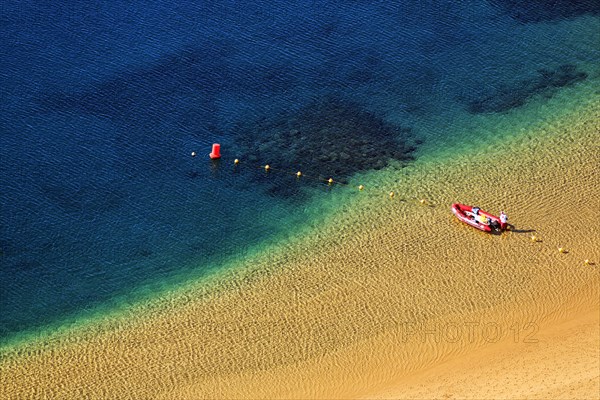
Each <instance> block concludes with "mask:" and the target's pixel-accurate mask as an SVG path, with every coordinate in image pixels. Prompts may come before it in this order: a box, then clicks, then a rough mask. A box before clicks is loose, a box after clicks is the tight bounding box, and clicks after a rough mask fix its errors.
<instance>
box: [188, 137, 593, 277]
mask: <svg viewBox="0 0 600 400" xmlns="http://www.w3.org/2000/svg"><path fill="white" fill-rule="evenodd" d="M197 154H198V153H196V152H195V151H192V152H191V156H192V157H196V155H197ZM208 156H209V158H210V159H211V160H212V161H216V160H220V159H221V145H220V144H218V143H215V144H213V146H212V151H211V153H210V154H209V155H208ZM240 163H241V162H240V160H239V159H238V158H236V159H234V160H233V165H234V168H238V167H239V166H240ZM256 168H257V169H262V170H263V171H265V173H266V174H271V173H274V172H276V173H279V172H281V173H285V174H286V175H290V176H295V177H296V180H299V179H309V180H312V181H316V182H320V183H324V184H327V185H328V186H333V185H338V186H344V187H350V186H351V185H350V184H349V183H345V182H341V181H336V180H334V179H333V178H332V177H330V178H327V179H325V178H321V177H314V176H311V175H305V174H304V173H303V172H302V171H296V172H288V171H283V170H279V169H277V168H275V169H273V167H271V165H270V164H265V165H260V166H257V167H256ZM357 189H358V191H360V192H362V191H364V190H365V186H364V185H362V184H361V185H358V186H357ZM381 190H382V191H383V189H381ZM388 197H389V198H390V199H394V198H395V197H396V192H395V191H390V192H388ZM401 200H402V201H406V200H414V201H417V202H418V203H419V204H420V205H423V206H424V205H426V206H429V207H435V206H434V205H433V204H431V203H429V201H428V200H426V199H424V198H420V199H417V198H405V199H401ZM512 227H513V226H512V225H508V228H507V229H506V230H505V232H506V233H508V234H509V236H515V237H521V236H520V235H518V233H520V232H515V231H514V230H513V229H512ZM534 232H536V231H534ZM525 240H527V239H525ZM528 240H529V241H530V242H532V243H543V242H544V241H543V240H542V239H541V237H540V236H538V235H536V234H535V233H533V234H532V235H530V236H529V238H528ZM557 250H558V253H560V254H565V255H567V254H569V250H568V249H567V248H566V247H564V246H562V245H558V246H557ZM582 263H583V265H586V266H595V265H596V263H595V262H593V261H591V260H590V259H588V258H586V259H585V260H583V261H582Z"/></svg>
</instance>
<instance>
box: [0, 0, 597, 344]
mask: <svg viewBox="0 0 600 400" xmlns="http://www.w3.org/2000/svg"><path fill="white" fill-rule="evenodd" d="M387 3H389V4H387ZM457 3H460V4H457ZM595 4H596V3H594V2H592V1H590V2H579V6H577V7H573V6H572V4H571V3H570V2H560V1H559V2H556V1H551V2H550V1H549V2H539V4H537V6H536V7H533V8H532V7H528V8H520V7H521V6H520V5H519V3H517V2H511V1H505V2H503V1H501V0H494V1H490V2H485V1H475V0H473V1H465V2H455V1H450V0H439V1H412V0H411V1H407V0H404V1H399V2H379V1H367V0H365V1H323V2H305V1H298V2H294V1H272V0H271V1H264V2H253V1H249V2H234V1H201V2H184V1H169V2H159V1H127V2H126V1H111V2H85V3H79V2H69V1H64V0H59V1H36V2H34V1H9V2H4V3H3V6H2V13H1V14H2V15H1V16H0V18H1V22H0V33H1V38H2V39H0V40H1V44H2V51H1V53H0V66H1V67H0V71H1V75H0V76H1V89H0V90H1V92H2V101H1V105H0V107H1V115H0V135H1V136H0V143H1V149H0V157H1V164H0V168H1V169H0V188H1V189H0V203H1V204H0V205H1V209H0V213H1V214H0V217H1V220H0V251H1V253H0V282H1V287H0V291H1V292H0V311H1V312H0V338H2V339H3V340H5V339H7V338H10V337H11V336H13V335H15V334H17V333H19V332H21V331H25V330H28V329H35V328H38V327H42V326H44V325H47V324H49V323H52V322H53V321H56V320H59V319H61V318H63V317H65V316H69V315H73V314H75V313H77V312H79V311H81V310H86V309H90V308H92V307H94V306H95V305H97V304H106V303H107V302H110V301H111V299H113V298H115V297H116V296H120V297H122V296H125V297H126V296H127V294H128V293H130V292H132V291H133V290H134V289H135V288H137V287H140V286H141V285H152V284H153V283H156V284H157V283H159V282H161V281H162V280H165V279H168V278H169V277H172V276H174V275H177V274H182V273H185V272H186V271H189V272H190V274H194V276H198V275H200V274H201V273H202V271H205V270H208V269H209V268H211V267H212V266H215V265H218V264H219V262H221V261H223V260H224V259H225V258H226V257H228V256H232V255H233V256H239V255H240V254H241V253H243V252H244V251H245V249H248V248H249V246H252V245H256V244H260V243H262V242H264V241H265V240H266V239H273V238H277V236H278V235H283V234H285V233H286V232H287V231H289V230H292V229H295V228H296V227H297V226H298V224H301V221H303V220H304V218H303V214H302V209H303V208H302V207H298V204H299V203H298V201H297V198H296V197H298V198H303V201H306V194H305V193H304V192H303V191H302V190H301V189H300V188H292V189H291V190H286V191H284V192H283V193H278V192H277V191H276V190H273V187H272V186H270V184H269V183H267V182H266V181H267V180H268V179H267V178H265V177H264V176H263V175H262V174H261V173H260V172H259V171H257V170H250V169H246V170H244V169H243V168H246V167H243V168H240V170H238V171H237V173H234V171H233V169H232V168H231V167H230V164H229V163H230V162H231V160H232V159H233V158H234V157H237V156H238V153H235V154H234V153H233V150H232V149H234V148H235V149H238V150H236V151H241V150H239V149H240V147H239V143H238V142H239V138H240V137H243V138H244V139H243V140H245V141H246V142H248V141H250V142H251V141H252V138H253V137H254V136H253V135H260V134H261V133H260V131H261V128H260V126H262V125H260V123H264V124H265V125H264V126H267V127H269V129H270V131H269V132H271V131H272V130H274V129H276V127H278V126H283V127H282V131H285V132H288V131H286V129H288V128H290V127H288V126H287V125H286V121H291V120H294V121H295V119H294V118H296V117H297V116H298V115H301V116H306V115H308V117H306V118H304V119H303V118H300V117H298V118H297V120H298V121H299V122H298V121H296V122H295V123H294V124H295V125H294V124H291V125H292V126H291V128H293V129H291V128H290V129H289V130H290V131H291V130H293V131H295V132H296V133H298V131H299V130H300V131H301V130H302V126H303V125H302V124H308V122H306V121H310V124H309V125H308V126H311V127H312V128H314V127H315V126H316V127H317V129H316V130H318V131H319V132H320V133H319V134H320V135H321V134H322V135H324V137H323V141H333V142H335V143H337V142H338V141H340V142H341V141H344V139H348V140H360V137H361V133H360V132H356V131H355V130H353V129H352V127H348V126H346V125H344V123H343V121H328V120H327V118H322V116H321V115H319V114H318V113H315V112H314V104H317V105H318V104H320V103H319V101H321V100H322V99H325V98H329V99H334V104H338V102H339V104H344V105H345V107H347V108H348V112H350V113H352V112H353V111H352V110H356V112H357V113H356V115H366V114H361V113H362V112H368V113H370V115H372V116H373V118H372V119H369V121H370V122H369V124H371V125H377V126H380V125H381V124H384V123H385V124H389V125H390V127H391V128H393V129H387V128H386V129H381V130H380V131H379V130H378V131H377V132H382V133H378V134H381V135H384V134H385V135H393V133H389V132H395V131H394V129H396V128H398V130H397V132H409V134H408V136H407V139H406V140H409V141H410V146H413V147H415V148H416V147H418V144H419V143H420V142H421V141H422V140H425V138H427V137H431V134H432V132H434V133H437V134H440V135H442V134H444V130H445V129H446V127H443V126H437V125H433V124H431V125H428V122H427V121H428V120H429V119H428V118H429V117H430V116H432V115H433V114H437V113H440V112H445V113H448V115H449V118H450V119H449V120H448V123H449V124H451V123H452V115H457V118H458V116H459V115H461V116H464V115H467V116H468V115H469V114H472V115H475V114H478V113H502V112H506V111H509V110H511V109H514V108H518V107H521V106H522V105H523V104H525V103H527V101H529V100H530V99H531V98H532V97H534V96H536V95H539V94H542V95H545V96H548V97H550V96H552V93H553V91H555V90H558V89H560V88H562V87H567V86H572V85H576V84H580V83H581V82H584V81H586V80H588V79H590V78H591V77H595V76H597V73H598V72H597V70H591V69H590V67H589V65H590V64H593V63H594V62H597V61H598V60H599V55H598V47H597V45H596V44H595V43H597V40H598V39H600V37H598V34H597V33H596V34H594V32H595V31H596V27H598V17H597V14H598V7H597V6H596V5H595ZM590 32H592V34H590ZM572 43H577V46H572ZM552 46H555V47H552ZM310 104H313V108H312V109H311V108H310ZM453 113H455V114H453ZM340 115H342V114H340ZM311 118H312V120H311ZM319 118H320V119H319ZM321 119H322V120H323V122H322V124H323V129H322V130H321V129H318V128H320V126H319V125H318V124H319V121H320V120H321ZM377 119H380V121H379V120H377ZM315 120H317V121H316V122H315ZM417 122H418V124H417ZM315 124H316V125H315ZM332 124H333V125H334V126H335V130H336V136H335V138H333V137H329V136H327V133H326V132H328V130H330V125H332ZM417 125H418V127H419V128H416V127H415V126H417ZM298 126H299V127H300V128H299V130H298V129H296V128H297V127H298ZM381 126H383V125H381ZM257 127H258V128H257ZM274 127H275V128H274ZM312 128H311V129H312ZM331 129H333V128H331ZM346 131H347V132H346ZM324 132H325V133H324ZM301 134H302V132H300V133H298V135H301ZM307 134H311V133H310V132H308V133H307ZM299 137H301V136H299ZM263 139H264V138H263ZM284 139H285V140H288V139H287V137H285V138H284ZM382 139H386V140H387V139H389V138H382ZM277 140H279V139H277ZM293 140H296V142H299V141H301V139H289V140H288V142H287V143H288V144H289V142H290V141H293ZM213 142H221V143H222V144H223V153H224V160H223V161H222V163H221V165H220V166H214V165H212V164H211V163H210V162H209V161H208V160H207V159H206V157H205V155H206V154H207V153H208V152H209V151H210V145H211V143H213ZM306 143H313V144H312V145H311V144H306V145H305V146H304V148H300V149H297V148H295V150H293V151H292V150H289V149H287V147H289V146H287V145H286V144H283V145H282V144H280V143H279V144H278V143H276V141H275V142H272V143H271V142H268V141H267V142H266V144H264V145H263V148H260V149H258V148H256V149H254V150H253V151H254V156H255V157H256V158H257V159H256V160H255V161H253V162H254V164H255V165H259V164H261V163H264V162H268V160H261V159H260V158H261V155H262V156H266V155H270V154H273V152H275V153H277V152H280V151H281V150H282V149H284V150H286V151H289V152H288V153H286V157H287V158H288V159H289V162H290V165H293V164H295V163H297V162H300V161H301V160H300V159H299V158H300V157H310V154H311V152H313V151H314V148H311V147H310V146H314V143H315V140H312V141H306ZM352 143H354V142H352ZM356 143H358V142H356ZM278 146H279V147H278ZM300 147H301V146H300ZM191 151H197V152H198V154H199V155H198V156H197V157H196V158H192V157H190V153H191ZM261 152H262V153H261ZM307 154H308V155H307ZM297 158H298V159H297ZM409 159H410V157H408V158H407V160H408V161H407V162H410V161H409ZM244 161H245V160H244ZM316 162H318V160H317V161H316ZM329 162H330V161H327V163H329ZM327 163H326V164H323V165H329V164H327ZM254 164H253V165H254ZM352 165H353V164H348V165H347V166H346V170H344V171H340V173H342V172H343V173H345V174H346V175H351V174H352V173H353V172H355V171H357V170H360V169H362V168H363V167H364V168H371V167H372V166H371V165H370V164H368V163H362V164H361V163H358V162H357V163H356V165H355V168H354V169H353V168H352ZM248 168H249V167H248ZM324 173H327V172H324ZM284 184H285V183H284ZM317 188H318V187H317ZM303 193H304V194H303ZM314 193H316V194H314ZM314 193H313V196H315V195H316V196H323V197H324V198H326V193H328V191H327V190H326V189H325V188H322V190H317V191H316V192H314ZM296 195H297V196H296ZM304 204H306V203H304Z"/></svg>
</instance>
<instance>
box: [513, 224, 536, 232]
mask: <svg viewBox="0 0 600 400" xmlns="http://www.w3.org/2000/svg"><path fill="white" fill-rule="evenodd" d="M508 228H509V229H510V231H511V232H513V233H533V232H536V230H535V229H527V228H521V229H517V228H516V227H515V226H514V225H511V224H508Z"/></svg>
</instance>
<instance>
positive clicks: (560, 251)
mask: <svg viewBox="0 0 600 400" xmlns="http://www.w3.org/2000/svg"><path fill="white" fill-rule="evenodd" d="M558 252H559V253H566V252H567V249H565V248H564V247H559V248H558Z"/></svg>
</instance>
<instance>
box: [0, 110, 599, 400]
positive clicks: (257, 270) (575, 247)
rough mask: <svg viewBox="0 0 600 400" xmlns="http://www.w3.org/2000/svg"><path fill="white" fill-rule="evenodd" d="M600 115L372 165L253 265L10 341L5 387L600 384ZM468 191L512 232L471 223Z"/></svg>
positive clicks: (453, 394)
mask: <svg viewBox="0 0 600 400" xmlns="http://www.w3.org/2000/svg"><path fill="white" fill-rule="evenodd" d="M599 121H600V103H599V102H598V101H588V102H587V103H585V104H582V105H580V106H579V107H578V108H576V109H575V110H574V111H573V112H572V113H571V114H570V115H568V116H567V117H566V118H565V117H562V118H560V119H556V120H548V121H544V122H540V123H538V124H536V125H535V126H533V127H532V128H531V129H532V131H531V132H521V133H520V134H518V135H515V136H514V137H512V138H510V139H503V141H502V142H501V143H490V144H489V146H488V147H487V148H485V149H483V150H482V151H477V152H474V153H472V154H458V155H456V156H453V157H448V158H447V159H440V161H434V160H431V159H429V160H425V161H421V162H419V161H418V162H417V163H416V164H415V165H413V166H411V167H409V168H406V169H404V170H402V169H398V170H394V169H393V168H392V169H389V170H384V171H381V172H378V173H374V174H373V175H372V176H370V177H371V178H372V179H371V180H369V182H368V183H365V190H364V191H363V192H358V190H356V194H352V198H351V199H350V200H347V201H345V202H344V203H343V206H342V207H341V208H340V209H339V211H337V212H336V213H335V214H334V215H331V216H330V217H329V218H328V219H326V220H324V221H323V222H322V224H320V225H319V226H318V227H315V228H314V229H313V228H311V229H310V230H309V232H306V233H301V234H299V235H300V236H301V237H299V238H294V240H291V241H290V242H289V243H284V244H281V245H279V246H275V247H274V248H273V249H272V251H271V252H269V253H268V254H262V255H258V256H256V257H254V258H253V259H252V260H250V261H249V262H248V264H247V265H245V266H239V268H233V269H231V270H229V271H228V272H227V273H224V274H222V275H219V276H214V277H212V278H211V279H212V280H211V281H210V282H209V283H207V282H201V283H197V284H191V285H190V286H188V287H186V288H182V289H180V290H177V291H174V292H173V293H171V294H167V295H165V296H163V297H162V298H161V299H158V300H156V301H155V302H154V303H151V304H140V305H138V306H136V307H134V308H132V309H130V310H129V311H127V312H126V313H124V314H120V315H117V316H113V317H107V318H106V320H104V321H96V322H94V321H92V322H90V323H89V324H86V325H85V326H82V327H79V328H76V329H73V330H72V331H66V332H63V333H61V334H57V335H51V336H49V337H44V338H40V339H38V340H30V341H28V342H25V343H22V344H19V345H15V346H13V347H11V348H7V349H5V350H4V351H3V357H2V361H1V362H0V397H2V398H7V399H25V398H44V397H50V398H122V399H126V398H160V397H162V398H170V399H171V398H181V399H184V398H185V399H187V398H210V399H215V398H239V399H241V398H252V399H257V398H265V399H267V398H268V399H274V398H288V399H291V398H298V399H307V398H321V399H324V398H327V399H332V398H336V399H342V398H343V399H345V398H525V397H526V398H551V397H552V398H565V399H566V398H598V393H599V389H600V364H599V361H598V360H599V359H600V357H599V355H600V354H599V351H598V348H599V343H600V329H599V322H600V318H599V313H600V308H599V304H598V296H599V295H600V289H599V284H600V275H599V265H600V246H598V244H599V243H600V228H599V227H598V222H599V218H598V215H597V212H598V210H600V191H599V190H598V188H600V165H599V163H598V154H600V142H599V140H598V138H599V137H600V127H599ZM357 183H358V182H357ZM344 190H353V189H351V188H346V189H344ZM391 190H393V191H394V192H395V196H394V197H393V198H390V197H389V195H388V193H389V192H390V191H391ZM420 200H424V202H421V201H420ZM455 201H459V202H463V203H466V204H478V205H479V206H481V207H482V208H484V209H487V210H489V211H490V212H492V213H497V212H499V210H500V209H502V210H505V211H506V212H507V213H508V215H509V218H510V223H511V224H513V225H514V229H513V230H511V231H509V232H505V233H504V234H502V235H488V234H484V233H482V232H479V231H476V230H474V229H473V228H471V227H468V226H466V225H464V224H462V223H460V222H458V221H457V220H456V219H455V218H454V217H453V216H452V214H451V213H450V204H452V203H453V202H455ZM532 235H533V236H535V237H536V241H533V240H532V239H531V236H532ZM559 247H561V248H563V249H564V251H563V252H559V251H558V248H559ZM586 259H587V260H589V262H588V263H584V260H586Z"/></svg>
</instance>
